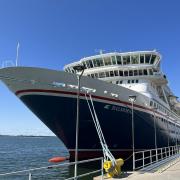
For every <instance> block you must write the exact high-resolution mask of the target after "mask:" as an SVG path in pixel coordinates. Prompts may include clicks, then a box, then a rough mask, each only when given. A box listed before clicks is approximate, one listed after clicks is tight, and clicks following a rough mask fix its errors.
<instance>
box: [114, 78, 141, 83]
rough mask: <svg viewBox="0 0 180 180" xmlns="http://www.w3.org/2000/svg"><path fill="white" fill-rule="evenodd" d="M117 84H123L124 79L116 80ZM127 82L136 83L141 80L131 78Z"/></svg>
mask: <svg viewBox="0 0 180 180" xmlns="http://www.w3.org/2000/svg"><path fill="white" fill-rule="evenodd" d="M115 83H116V84H123V80H120V81H116V82H115ZM127 83H128V84H131V83H132V84H134V83H139V80H138V79H131V80H127Z"/></svg>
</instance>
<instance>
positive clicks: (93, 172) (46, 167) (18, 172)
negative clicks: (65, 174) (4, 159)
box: [0, 157, 104, 180]
mask: <svg viewBox="0 0 180 180" xmlns="http://www.w3.org/2000/svg"><path fill="white" fill-rule="evenodd" d="M94 161H101V169H98V170H95V171H91V172H88V173H84V174H81V175H78V176H76V177H70V178H68V179H66V180H71V179H78V178H80V177H84V176H88V175H90V174H95V173H98V172H101V177H102V179H103V175H104V171H103V158H102V157H100V158H94V159H88V160H82V161H78V162H68V163H61V164H56V165H52V166H44V167H39V168H32V169H25V170H21V171H13V172H9V173H2V174H0V176H8V175H15V174H21V173H26V175H27V173H28V175H29V180H31V178H32V172H34V171H37V170H44V169H53V168H58V167H62V166H71V165H75V164H83V163H89V162H94Z"/></svg>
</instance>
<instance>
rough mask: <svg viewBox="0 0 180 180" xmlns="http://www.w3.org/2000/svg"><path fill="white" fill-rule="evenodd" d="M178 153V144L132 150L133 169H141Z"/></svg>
mask: <svg viewBox="0 0 180 180" xmlns="http://www.w3.org/2000/svg"><path fill="white" fill-rule="evenodd" d="M179 153H180V145H177V146H168V147H163V148H157V149H149V150H144V151H136V152H134V162H133V164H134V167H133V170H139V169H143V168H145V167H147V166H149V165H152V164H153V163H156V162H158V161H162V160H164V159H166V158H169V157H171V156H173V155H176V154H179Z"/></svg>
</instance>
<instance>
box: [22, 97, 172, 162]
mask: <svg viewBox="0 0 180 180" xmlns="http://www.w3.org/2000/svg"><path fill="white" fill-rule="evenodd" d="M21 100H22V101H23V102H24V103H25V104H26V105H27V106H28V107H29V108H30V109H31V110H32V111H33V112H34V113H35V114H36V115H37V116H38V117H39V118H40V119H41V120H42V121H43V122H44V123H45V124H46V125H47V126H48V127H49V128H50V129H51V130H52V131H53V132H54V133H55V134H56V135H57V136H58V137H59V138H60V139H61V140H62V141H63V142H64V144H65V145H66V147H67V148H68V149H69V150H70V153H71V158H73V155H74V149H75V126H76V125H75V123H76V98H70V97H61V96H48V95H25V96H21ZM94 105H95V109H96V113H97V116H98V118H99V121H100V124H101V128H102V131H103V133H104V136H105V139H106V142H107V144H108V146H109V148H110V149H111V151H112V153H113V152H114V154H115V155H116V156H119V157H121V156H125V157H126V156H127V155H129V154H131V151H132V114H131V109H130V108H129V107H127V106H126V107H125V106H117V105H113V104H109V103H108V102H107V103H102V102H96V101H94ZM134 130H135V134H134V138H135V149H136V150H142V149H151V148H154V147H155V140H154V139H155V137H154V136H155V133H154V118H153V117H152V115H151V114H149V113H145V112H142V111H137V110H134ZM156 131H157V146H158V147H163V146H168V136H167V135H166V131H165V130H163V129H161V128H160V127H156ZM169 141H170V144H171V145H173V144H175V139H169ZM100 154H101V146H100V143H99V139H98V135H97V132H96V129H95V126H94V123H93V120H92V117H91V114H90V111H89V109H88V106H87V101H86V100H85V99H84V98H83V99H81V100H80V128H79V158H80V159H85V158H90V157H96V156H99V155H100Z"/></svg>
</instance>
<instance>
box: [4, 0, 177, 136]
mask: <svg viewBox="0 0 180 180" xmlns="http://www.w3.org/2000/svg"><path fill="white" fill-rule="evenodd" d="M179 8H180V1H179V0H171V1H170V0H166V1H164V0H149V1H145V0H71V1H70V0H0V65H1V64H3V62H4V61H7V60H11V61H14V62H15V57H16V45H17V42H18V41H19V42H20V49H19V50H20V52H19V53H20V54H19V64H20V65H23V66H35V67H45V68H51V69H58V70H61V69H62V68H63V66H64V65H65V64H68V63H69V62H72V61H73V60H77V59H79V58H82V57H85V56H89V55H94V54H95V53H97V49H103V50H105V51H106V52H110V51H133V50H153V49H156V50H157V51H159V52H160V53H161V54H162V56H163V60H162V64H163V65H162V68H163V71H164V72H165V73H166V74H167V77H168V79H169V81H170V87H171V88H172V89H173V91H174V93H175V94H176V95H177V96H180V80H179V77H180V10H179ZM0 134H34V135H37V134H38V135H50V134H52V133H51V132H50V131H49V130H48V129H47V128H46V127H45V125H43V124H42V123H41V122H40V120H39V119H38V118H36V117H35V116H34V115H33V114H32V113H31V112H30V110H28V109H27V108H26V107H25V106H24V105H23V104H22V103H21V102H20V100H18V99H17V98H16V97H15V96H14V95H13V94H12V93H11V92H9V91H8V89H7V88H6V87H5V85H4V84H3V83H1V82H0Z"/></svg>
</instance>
